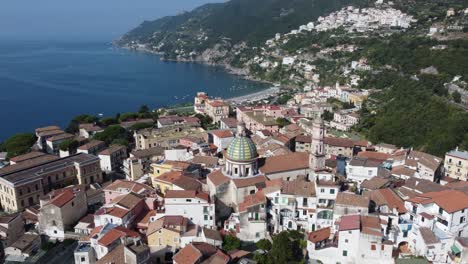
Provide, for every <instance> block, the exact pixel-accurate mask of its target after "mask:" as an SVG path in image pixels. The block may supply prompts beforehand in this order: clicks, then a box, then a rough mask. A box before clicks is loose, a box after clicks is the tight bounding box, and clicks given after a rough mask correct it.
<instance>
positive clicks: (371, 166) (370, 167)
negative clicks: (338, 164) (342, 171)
mask: <svg viewBox="0 0 468 264" xmlns="http://www.w3.org/2000/svg"><path fill="white" fill-rule="evenodd" d="M380 165H381V162H378V161H375V160H371V159H367V158H360V157H355V158H353V159H352V160H351V161H349V162H348V164H347V165H346V177H347V179H348V180H351V181H353V182H355V183H357V185H358V187H359V186H360V185H361V183H362V182H363V181H364V180H370V179H372V178H373V177H375V176H377V174H378V171H379V167H380Z"/></svg>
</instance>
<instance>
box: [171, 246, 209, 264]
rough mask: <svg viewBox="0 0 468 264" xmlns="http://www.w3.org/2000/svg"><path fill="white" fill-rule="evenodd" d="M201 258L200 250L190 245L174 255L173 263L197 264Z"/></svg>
mask: <svg viewBox="0 0 468 264" xmlns="http://www.w3.org/2000/svg"><path fill="white" fill-rule="evenodd" d="M202 257H203V254H202V253H201V252H200V250H198V249H197V248H196V247H195V246H193V244H192V243H190V244H188V245H187V246H185V247H184V248H183V249H181V250H179V252H177V253H176V254H175V255H174V257H173V261H174V262H175V263H177V264H194V263H198V262H199V260H200V259H201V258H202Z"/></svg>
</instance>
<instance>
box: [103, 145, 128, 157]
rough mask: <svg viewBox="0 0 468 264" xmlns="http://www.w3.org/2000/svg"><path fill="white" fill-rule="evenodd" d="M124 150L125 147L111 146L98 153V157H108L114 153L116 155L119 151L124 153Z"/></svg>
mask: <svg viewBox="0 0 468 264" xmlns="http://www.w3.org/2000/svg"><path fill="white" fill-rule="evenodd" d="M125 150H126V147H124V146H121V145H113V146H110V147H108V148H106V149H105V150H103V151H101V152H99V155H106V156H109V155H112V154H114V153H117V152H120V151H125Z"/></svg>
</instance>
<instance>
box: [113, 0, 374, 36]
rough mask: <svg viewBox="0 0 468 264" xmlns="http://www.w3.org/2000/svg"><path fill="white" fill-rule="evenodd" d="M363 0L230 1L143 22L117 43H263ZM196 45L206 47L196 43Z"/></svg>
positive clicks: (356, 4)
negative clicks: (196, 38)
mask: <svg viewBox="0 0 468 264" xmlns="http://www.w3.org/2000/svg"><path fill="white" fill-rule="evenodd" d="M367 2H368V1H365V0H288V1H285V0H255V1H253V0H232V1H229V2H226V3H218V4H206V5H203V6H201V7H199V8H196V9H195V10H193V11H191V12H186V13H183V14H180V15H177V16H170V17H164V18H161V19H158V20H155V21H145V22H143V23H142V24H141V25H140V26H139V27H137V28H135V29H134V30H132V31H130V32H128V33H127V34H125V35H124V36H123V37H122V39H121V40H120V41H119V43H121V44H123V43H129V42H131V41H136V42H139V43H159V42H161V41H163V40H176V39H179V38H180V37H182V38H185V39H189V38H190V37H194V36H200V34H201V33H202V35H203V36H206V37H208V41H207V43H208V44H213V43H215V42H216V41H218V40H220V39H229V40H230V42H231V43H232V44H234V43H238V42H241V41H246V42H248V43H252V44H258V43H262V42H264V41H265V40H266V39H268V38H270V37H271V36H274V35H275V33H278V32H280V33H282V32H288V31H290V30H292V29H295V28H298V27H299V26H300V25H302V24H305V23H308V22H310V21H312V20H315V19H317V17H319V16H320V15H323V14H327V13H330V12H332V11H335V10H337V9H340V8H341V7H343V6H347V5H351V4H352V5H355V6H359V5H363V4H365V3H367ZM199 43H200V44H202V45H203V44H206V43H205V41H200V42H199Z"/></svg>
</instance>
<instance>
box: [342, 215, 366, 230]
mask: <svg viewBox="0 0 468 264" xmlns="http://www.w3.org/2000/svg"><path fill="white" fill-rule="evenodd" d="M360 223H361V222H360V218H359V215H344V216H342V217H341V220H340V226H339V229H338V230H339V231H346V230H355V229H359V228H360Z"/></svg>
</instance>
